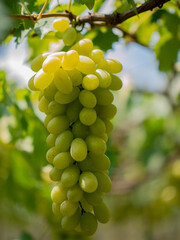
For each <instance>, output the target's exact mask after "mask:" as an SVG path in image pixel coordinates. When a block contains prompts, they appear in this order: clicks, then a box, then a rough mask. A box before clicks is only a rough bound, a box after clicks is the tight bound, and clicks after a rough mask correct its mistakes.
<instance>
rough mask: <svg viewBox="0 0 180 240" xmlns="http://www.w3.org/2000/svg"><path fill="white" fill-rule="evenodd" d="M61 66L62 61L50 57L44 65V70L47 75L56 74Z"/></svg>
mask: <svg viewBox="0 0 180 240" xmlns="http://www.w3.org/2000/svg"><path fill="white" fill-rule="evenodd" d="M60 66H61V61H60V59H59V58H58V57H54V56H48V57H47V58H46V59H45V60H44V62H43V65H42V69H43V71H44V72H47V73H55V72H56V71H57V70H58V69H59V68H60Z"/></svg>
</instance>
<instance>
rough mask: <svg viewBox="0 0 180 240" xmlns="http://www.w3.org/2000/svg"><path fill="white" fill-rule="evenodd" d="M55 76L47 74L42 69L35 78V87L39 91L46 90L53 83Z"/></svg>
mask: <svg viewBox="0 0 180 240" xmlns="http://www.w3.org/2000/svg"><path fill="white" fill-rule="evenodd" d="M53 77H54V75H53V74H50V73H46V72H44V71H43V70H42V69H40V70H39V71H38V72H37V73H36V75H35V77H34V86H35V88H37V89H39V90H44V89H45V88H47V87H48V86H49V85H50V84H51V82H52V81H53Z"/></svg>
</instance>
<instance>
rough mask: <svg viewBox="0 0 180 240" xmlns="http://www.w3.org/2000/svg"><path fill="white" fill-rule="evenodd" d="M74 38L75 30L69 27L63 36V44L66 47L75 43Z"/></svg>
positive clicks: (75, 35)
mask: <svg viewBox="0 0 180 240" xmlns="http://www.w3.org/2000/svg"><path fill="white" fill-rule="evenodd" d="M76 37H77V32H76V30H75V29H74V28H73V27H70V28H68V29H67V30H66V31H65V32H64V34H63V42H64V44H65V45H66V46H70V45H72V44H73V43H74V42H75V41H76Z"/></svg>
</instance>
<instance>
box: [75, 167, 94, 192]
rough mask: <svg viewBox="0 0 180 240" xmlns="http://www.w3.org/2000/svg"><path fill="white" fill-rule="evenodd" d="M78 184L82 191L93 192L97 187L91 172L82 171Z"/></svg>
mask: <svg viewBox="0 0 180 240" xmlns="http://www.w3.org/2000/svg"><path fill="white" fill-rule="evenodd" d="M79 185H80V187H81V188H82V190H83V191H84V192H88V193H92V192H95V191H96V189H97V187H98V181H97V178H96V176H95V175H94V174H93V173H92V172H83V173H81V175H80V177H79Z"/></svg>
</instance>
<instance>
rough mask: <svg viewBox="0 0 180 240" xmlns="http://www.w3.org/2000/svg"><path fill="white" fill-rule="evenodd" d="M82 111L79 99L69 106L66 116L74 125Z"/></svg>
mask: <svg viewBox="0 0 180 240" xmlns="http://www.w3.org/2000/svg"><path fill="white" fill-rule="evenodd" d="M81 109H82V105H81V104H80V102H79V99H76V100H75V101H74V102H72V103H70V104H69V105H68V107H67V111H66V116H67V118H68V120H69V121H70V122H71V123H74V122H76V121H77V120H78V118H79V113H80V111H81Z"/></svg>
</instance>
